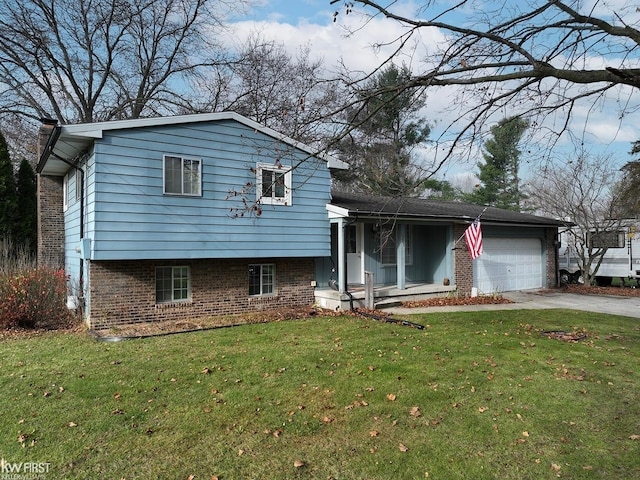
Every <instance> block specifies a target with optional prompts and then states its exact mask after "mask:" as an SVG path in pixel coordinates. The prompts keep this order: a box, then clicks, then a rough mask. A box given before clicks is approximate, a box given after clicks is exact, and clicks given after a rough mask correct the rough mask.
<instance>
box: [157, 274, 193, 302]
mask: <svg viewBox="0 0 640 480" xmlns="http://www.w3.org/2000/svg"><path fill="white" fill-rule="evenodd" d="M190 299H191V270H190V268H189V267H187V266H179V267H156V303H170V302H185V301H189V300H190Z"/></svg>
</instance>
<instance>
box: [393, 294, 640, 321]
mask: <svg viewBox="0 0 640 480" xmlns="http://www.w3.org/2000/svg"><path fill="white" fill-rule="evenodd" d="M503 297H505V298H508V299H509V300H511V301H512V302H514V303H507V304H498V305H460V306H451V307H424V308H423V307H418V308H405V307H394V308H389V309H385V311H387V312H389V313H392V314H411V313H423V312H424V313H429V312H465V311H466V312H468V311H482V310H519V309H535V310H538V309H546V308H568V309H573V310H584V311H588V312H598V313H609V314H612V315H624V316H626V317H633V318H640V297H617V296H605V295H578V294H575V293H563V292H549V291H524V292H506V293H504V294H503Z"/></svg>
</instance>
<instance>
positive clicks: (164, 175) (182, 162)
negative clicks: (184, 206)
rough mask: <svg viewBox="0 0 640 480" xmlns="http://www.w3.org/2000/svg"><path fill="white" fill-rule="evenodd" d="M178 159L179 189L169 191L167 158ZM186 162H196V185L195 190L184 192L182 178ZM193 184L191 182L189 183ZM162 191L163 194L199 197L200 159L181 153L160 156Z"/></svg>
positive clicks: (200, 182)
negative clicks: (184, 155)
mask: <svg viewBox="0 0 640 480" xmlns="http://www.w3.org/2000/svg"><path fill="white" fill-rule="evenodd" d="M169 159H171V160H180V191H179V192H178V191H176V192H169V191H167V160H169ZM187 162H197V163H198V178H197V181H196V182H194V183H195V186H197V192H185V188H184V180H185V164H186V163H187ZM191 185H192V186H193V183H192V184H191ZM162 191H163V193H164V194H165V195H179V196H187V197H201V196H202V159H201V158H194V157H183V156H182V155H169V154H166V155H164V156H163V157H162Z"/></svg>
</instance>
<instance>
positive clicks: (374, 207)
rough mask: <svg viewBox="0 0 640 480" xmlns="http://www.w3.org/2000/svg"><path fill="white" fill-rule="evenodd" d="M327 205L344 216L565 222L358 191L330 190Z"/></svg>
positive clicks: (548, 224)
mask: <svg viewBox="0 0 640 480" xmlns="http://www.w3.org/2000/svg"><path fill="white" fill-rule="evenodd" d="M331 205H332V206H334V207H337V208H339V209H341V210H344V211H345V212H348V216H349V217H351V218H353V217H359V218H365V217H369V218H404V219H415V220H434V221H448V222H454V223H471V222H473V220H474V219H475V218H476V217H477V216H478V215H480V214H481V213H482V217H481V218H482V222H483V223H490V224H501V225H522V226H532V227H559V226H562V225H565V224H566V222H563V221H561V220H555V219H552V218H546V217H541V216H537V215H531V214H528V213H519V212H514V211H511V210H503V209H500V208H495V207H488V208H487V209H486V210H485V211H484V213H483V210H484V209H485V207H483V206H482V205H473V204H468V203H462V202H447V201H442V200H429V199H425V198H406V197H384V196H376V195H368V194H362V193H345V192H338V191H333V192H332V198H331Z"/></svg>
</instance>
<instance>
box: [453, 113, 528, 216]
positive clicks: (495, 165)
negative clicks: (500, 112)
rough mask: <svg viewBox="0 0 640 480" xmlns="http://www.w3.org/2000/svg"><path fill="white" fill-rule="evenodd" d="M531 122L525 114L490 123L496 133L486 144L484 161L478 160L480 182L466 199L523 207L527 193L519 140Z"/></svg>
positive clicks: (508, 207) (472, 201)
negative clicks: (521, 173)
mask: <svg viewBox="0 0 640 480" xmlns="http://www.w3.org/2000/svg"><path fill="white" fill-rule="evenodd" d="M528 126H529V123H528V122H527V121H526V120H523V119H522V118H519V117H509V118H505V119H502V120H501V121H500V122H498V124H497V125H494V126H493V127H491V133H492V135H493V137H492V138H490V139H489V140H487V141H486V142H485V144H484V152H483V154H482V157H483V158H484V163H478V168H479V170H480V174H479V175H478V178H479V179H480V183H481V186H480V187H479V188H478V189H476V190H475V191H474V192H472V193H471V194H469V195H467V196H466V197H465V200H467V201H469V202H471V203H476V204H479V205H490V206H493V207H498V208H505V209H507V210H515V211H520V203H521V201H522V200H523V199H524V198H526V197H525V195H524V194H523V193H522V192H521V191H520V177H519V166H520V165H519V164H520V153H521V152H520V150H519V149H518V144H519V143H520V140H521V138H522V135H524V132H525V131H526V129H527V128H528Z"/></svg>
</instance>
